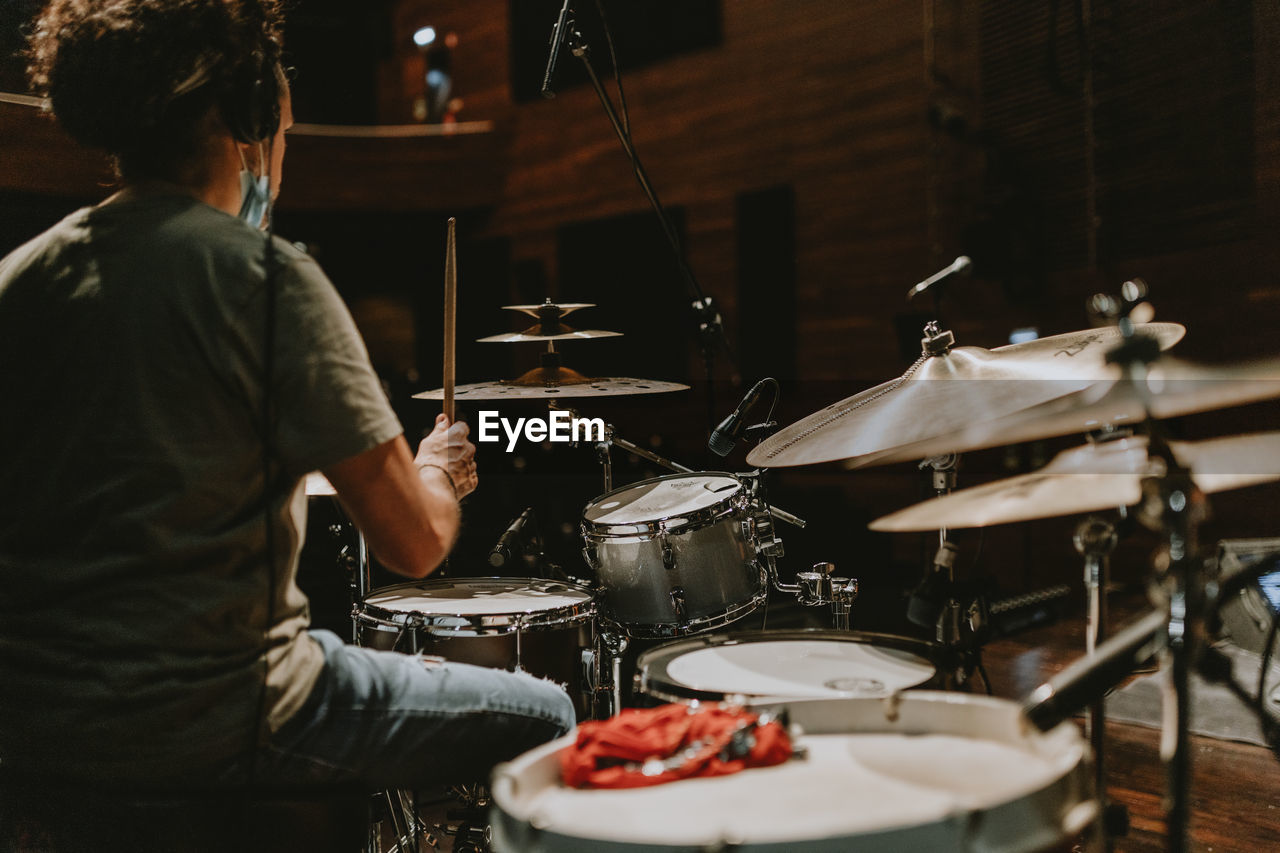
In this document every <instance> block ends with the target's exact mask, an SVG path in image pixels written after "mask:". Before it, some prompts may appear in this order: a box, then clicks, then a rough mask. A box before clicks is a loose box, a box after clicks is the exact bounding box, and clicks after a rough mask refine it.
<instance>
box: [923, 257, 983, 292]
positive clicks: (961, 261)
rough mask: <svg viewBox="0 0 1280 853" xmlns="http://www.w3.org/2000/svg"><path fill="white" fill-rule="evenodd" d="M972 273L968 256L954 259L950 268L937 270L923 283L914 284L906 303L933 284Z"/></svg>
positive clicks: (971, 264)
mask: <svg viewBox="0 0 1280 853" xmlns="http://www.w3.org/2000/svg"><path fill="white" fill-rule="evenodd" d="M972 272H973V261H971V260H969V256H968V255H961V256H960V257H958V258H956V259H955V261H954V262H953V263H952V264H951V266H949V267H946V268H944V269H941V270H938V271H937V272H936V273H934V274H933V275H931V276H929V277H928V278H926V279H925V280H924V281H922V282H919V283H918V284H916V286H915V287H913V288H911V289H910V290H908V291H907V301H908V302H910V301H911V300H912V299H915V298H916V297H917V296H919V295H920V294H922V293H924V292H925V291H926V290H928V289H929V288H931V287H933V286H934V285H935V284H938V283H939V282H943V281H946V280H947V279H949V278H953V277H955V276H958V275H962V276H968V275H970V274H971V273H972Z"/></svg>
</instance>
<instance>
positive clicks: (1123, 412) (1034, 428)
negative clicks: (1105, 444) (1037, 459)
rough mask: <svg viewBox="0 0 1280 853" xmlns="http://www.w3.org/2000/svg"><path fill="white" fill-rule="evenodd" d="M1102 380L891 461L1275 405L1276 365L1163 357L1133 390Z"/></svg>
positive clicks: (1115, 378) (1113, 378)
mask: <svg viewBox="0 0 1280 853" xmlns="http://www.w3.org/2000/svg"><path fill="white" fill-rule="evenodd" d="M1106 372H1107V373H1108V378H1107V380H1106V381H1104V382H1099V383H1095V384H1094V385H1092V386H1090V387H1088V388H1085V389H1083V390H1081V391H1077V392H1073V393H1071V394H1068V395H1065V396H1061V397H1058V398H1057V399H1051V400H1048V401H1047V402H1045V403H1042V404H1040V405H1037V406H1033V407H1030V408H1028V409H1024V410H1022V411H1020V412H1015V413H1013V414H1010V415H1006V416H1004V417H999V418H992V419H989V420H987V421H985V422H975V423H972V424H969V425H967V426H965V427H963V428H962V429H959V430H957V431H956V432H955V433H954V434H953V435H948V436H937V437H935V438H933V439H930V440H927V441H923V442H919V443H917V444H914V445H912V446H908V447H901V448H899V449H898V451H897V452H896V454H895V455H896V456H897V460H895V461H901V460H902V459H924V458H927V457H929V456H936V455H938V454H940V453H948V452H953V451H959V450H981V449H983V448H987V447H999V446H1002V445H1007V444H1018V443H1020V442H1024V441H1038V440H1040V439H1043V438H1053V437H1055V436H1060V435H1070V434H1073V433H1086V432H1091V431H1094V430H1098V429H1101V428H1103V427H1106V426H1125V425H1131V424H1136V423H1140V422H1142V421H1143V420H1144V419H1145V418H1146V416H1147V412H1148V411H1150V413H1151V416H1152V417H1154V418H1156V419H1159V420H1165V419H1168V418H1178V417H1182V416H1184V415H1192V414H1196V413H1199V412H1211V411H1216V410H1218V409H1227V408H1230V407H1232V406H1243V405H1245V404H1247V403H1256V402H1260V401H1262V400H1271V399H1276V398H1280V357H1272V358H1268V359H1261V360H1257V361H1251V362H1244V363H1239V364H1228V365H1200V364H1195V363H1193V362H1188V361H1183V360H1181V359H1175V358H1172V357H1169V356H1165V357H1163V358H1161V359H1160V360H1159V361H1157V362H1155V363H1154V364H1152V365H1151V366H1150V368H1149V369H1148V371H1147V376H1146V379H1145V380H1144V381H1142V382H1139V383H1137V384H1134V383H1130V382H1128V381H1125V380H1123V379H1122V376H1121V371H1120V369H1119V368H1118V367H1115V366H1111V367H1108V368H1107V369H1106Z"/></svg>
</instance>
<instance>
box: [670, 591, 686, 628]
mask: <svg viewBox="0 0 1280 853" xmlns="http://www.w3.org/2000/svg"><path fill="white" fill-rule="evenodd" d="M671 607H672V609H673V610H675V612H676V619H678V620H679V621H681V622H684V621H685V599H684V587H682V586H674V587H672V588H671Z"/></svg>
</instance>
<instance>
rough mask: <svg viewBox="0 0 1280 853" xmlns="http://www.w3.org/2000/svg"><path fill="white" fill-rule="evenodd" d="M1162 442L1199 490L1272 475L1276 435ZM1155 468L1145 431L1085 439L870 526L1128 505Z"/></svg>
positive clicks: (956, 523) (924, 525)
mask: <svg viewBox="0 0 1280 853" xmlns="http://www.w3.org/2000/svg"><path fill="white" fill-rule="evenodd" d="M1169 446H1170V449H1171V450H1172V451H1173V454H1174V456H1175V457H1176V458H1177V459H1178V461H1179V462H1181V463H1182V464H1183V465H1186V466H1187V467H1189V468H1190V469H1191V472H1192V475H1191V476H1192V479H1194V480H1195V482H1196V485H1197V486H1199V487H1200V490H1201V491H1203V492H1206V493H1213V492H1224V491H1228V490H1230V489H1239V488H1243V487H1245V486H1252V485H1255V484H1258V483H1267V482H1272V481H1275V480H1280V432H1262V433H1252V434H1249V435H1235V436H1228V437H1226V438H1214V439H1209V440H1207V441H1195V442H1185V441H1174V442H1170V445H1169ZM1162 467H1163V463H1162V460H1159V459H1152V458H1151V457H1150V456H1149V455H1148V453H1147V439H1146V437H1145V436H1131V437H1128V438H1123V439H1116V440H1114V441H1107V442H1102V443H1099V444H1086V445H1084V446H1081V447H1075V448H1072V449H1071V450H1064V451H1063V452H1062V453H1059V454H1058V455H1057V456H1055V457H1054V458H1053V461H1051V462H1050V463H1049V464H1048V465H1046V466H1044V467H1043V468H1041V469H1040V470H1038V471H1033V472H1031V473H1029V474H1020V475H1019V476H1017V477H1009V478H1008V479H1005V480H998V481H996V482H994V483H987V484H985V485H982V486H974V487H973V488H968V489H962V490H960V491H958V492H952V493H951V494H949V495H944V496H942V497H937V498H932V499H930V500H927V501H924V502H923V503H918V504H914V505H912V506H909V507H907V508H906V509H901V510H898V511H897V512H895V513H891V514H889V515H886V516H884V517H882V518H878V519H876V520H875V521H873V522H871V525H870V526H871V529H872V530H885V531H892V532H906V531H919V530H938V529H941V528H948V529H951V528H962V527H989V526H991V525H993V524H1008V523H1010V522H1015V521H1031V520H1032V519H1037V518H1052V517H1054V516H1059V515H1077V514H1081V513H1087V512H1096V511H1099V510H1107V509H1117V508H1119V507H1122V506H1133V505H1134V504H1136V503H1138V501H1139V500H1141V498H1142V478H1143V477H1144V476H1148V475H1151V474H1158V473H1160V472H1161V470H1162Z"/></svg>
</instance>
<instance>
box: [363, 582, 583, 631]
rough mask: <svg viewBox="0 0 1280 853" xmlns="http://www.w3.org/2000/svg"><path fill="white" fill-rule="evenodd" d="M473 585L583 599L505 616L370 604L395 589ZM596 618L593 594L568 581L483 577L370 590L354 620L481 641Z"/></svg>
mask: <svg viewBox="0 0 1280 853" xmlns="http://www.w3.org/2000/svg"><path fill="white" fill-rule="evenodd" d="M476 581H498V582H504V583H511V584H517V583H523V584H525V585H528V584H529V583H530V582H531V581H537V582H540V583H545V584H554V585H556V586H561V587H566V588H568V589H570V590H572V591H574V592H580V593H582V594H583V595H584V596H585V597H584V599H583V601H581V602H580V603H577V604H567V605H557V606H556V607H551V608H547V609H545V610H534V611H512V612H507V613H458V612H446V611H444V610H436V611H431V612H426V611H422V610H392V609H390V608H387V607H381V606H379V605H377V604H372V603H370V599H371V598H373V597H374V596H376V595H379V594H382V593H385V592H390V591H392V590H399V589H423V588H426V587H430V586H432V585H436V586H443V585H444V584H447V583H450V582H457V583H474V582H476ZM595 615H596V597H595V592H594V591H593V590H592V589H590V588H589V587H586V586H583V585H582V584H577V583H573V582H572V581H559V580H551V579H549V578H519V577H508V576H501V577H498V576H485V577H474V578H435V579H427V580H425V581H423V582H410V583H399V584H392V585H391V586H384V587H379V588H378V589H375V590H373V591H372V592H370V593H369V594H368V595H367V596H365V598H364V600H363V601H361V602H360V603H359V604H357V605H356V608H355V613H354V618H355V620H356V622H357V623H358V624H359V625H360V626H362V627H367V628H369V629H371V630H374V631H387V632H400V631H408V630H422V631H424V632H426V633H427V634H428V635H430V636H434V637H443V638H448V637H483V636H502V635H504V634H511V633H516V632H519V631H542V630H551V629H555V628H563V627H567V626H570V625H581V624H583V623H586V622H589V621H590V620H591V619H592V618H593V617H594V616H595Z"/></svg>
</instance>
